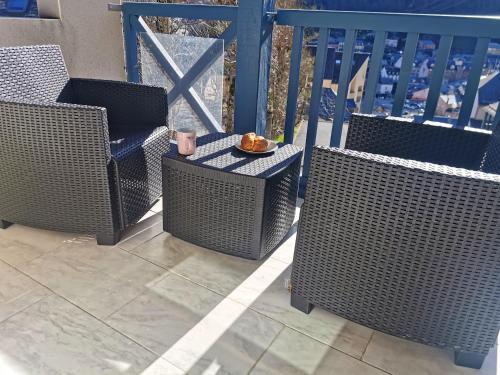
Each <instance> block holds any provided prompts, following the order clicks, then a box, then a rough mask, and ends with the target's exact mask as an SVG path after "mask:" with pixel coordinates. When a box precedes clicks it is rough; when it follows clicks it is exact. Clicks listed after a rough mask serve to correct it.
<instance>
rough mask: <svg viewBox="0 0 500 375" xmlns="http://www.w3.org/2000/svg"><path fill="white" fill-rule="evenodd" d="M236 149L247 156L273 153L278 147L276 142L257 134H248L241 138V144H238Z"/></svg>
mask: <svg viewBox="0 0 500 375" xmlns="http://www.w3.org/2000/svg"><path fill="white" fill-rule="evenodd" d="M234 147H236V148H237V149H238V150H240V151H243V152H246V153H247V154H253V155H262V154H270V153H273V152H274V151H276V150H277V148H278V145H277V144H276V142H273V141H270V140H268V139H265V138H264V137H262V136H260V135H256V134H255V133H247V134H245V135H244V136H243V137H242V138H241V142H238V143H236V144H235V145H234Z"/></svg>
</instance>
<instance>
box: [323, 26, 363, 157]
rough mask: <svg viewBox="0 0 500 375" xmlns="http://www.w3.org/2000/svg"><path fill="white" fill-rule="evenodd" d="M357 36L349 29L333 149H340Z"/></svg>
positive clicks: (331, 142)
mask: <svg viewBox="0 0 500 375" xmlns="http://www.w3.org/2000/svg"><path fill="white" fill-rule="evenodd" d="M356 34H357V32H356V30H353V29H348V30H346V33H345V39H344V51H343V53H342V63H341V64H340V74H339V84H338V90H337V96H336V98H335V113H334V114H333V122H332V132H331V135H330V146H332V147H340V140H341V137H342V128H343V126H344V115H345V108H346V100H347V92H348V91H349V83H350V81H351V70H352V58H353V56H354V43H355V42H356Z"/></svg>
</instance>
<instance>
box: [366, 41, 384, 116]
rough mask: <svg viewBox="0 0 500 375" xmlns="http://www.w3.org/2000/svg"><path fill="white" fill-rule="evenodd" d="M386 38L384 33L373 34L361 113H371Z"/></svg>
mask: <svg viewBox="0 0 500 375" xmlns="http://www.w3.org/2000/svg"><path fill="white" fill-rule="evenodd" d="M386 38H387V32H386V31H377V32H376V33H375V41H374V42H373V49H372V55H371V58H370V66H369V68H368V69H369V70H368V80H367V82H366V86H365V96H364V98H363V100H362V102H361V112H362V113H372V111H373V102H374V101H375V95H376V93H377V84H378V79H379V77H380V68H381V67H382V59H383V57H384V50H385V39H386Z"/></svg>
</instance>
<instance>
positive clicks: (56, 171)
mask: <svg viewBox="0 0 500 375" xmlns="http://www.w3.org/2000/svg"><path fill="white" fill-rule="evenodd" d="M0 150H2V163H0V176H1V178H0V196H1V197H2V199H0V215H1V217H2V218H3V219H5V220H8V221H11V222H15V223H21V224H25V225H32V226H38V227H42V228H55V229H58V230H68V231H73V232H82V233H100V232H106V233H109V232H112V231H113V230H114V229H115V228H116V227H117V226H118V225H117V223H116V220H115V219H114V217H113V215H112V211H111V205H112V201H111V197H110V183H109V179H108V168H109V165H110V162H111V151H110V145H109V133H108V127H107V118H106V109H105V108H100V107H93V106H83V105H74V104H67V103H56V102H29V101H22V100H2V99H1V98H0ZM27 207H30V209H29V210H28V209H27Z"/></svg>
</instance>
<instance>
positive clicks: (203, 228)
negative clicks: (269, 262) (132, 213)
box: [162, 133, 302, 259]
mask: <svg viewBox="0 0 500 375" xmlns="http://www.w3.org/2000/svg"><path fill="white" fill-rule="evenodd" d="M240 140H241V135H230V134H226V133H214V134H208V135H205V136H203V137H200V138H198V140H197V149H196V153H195V154H194V155H191V156H188V157H185V156H182V155H179V154H178V153H177V147H175V145H172V147H171V149H170V151H169V152H168V153H166V154H164V155H163V161H162V171H163V228H164V230H165V231H166V232H169V233H171V234H172V235H174V236H176V237H178V238H181V239H183V240H186V241H188V242H191V243H193V244H196V245H199V246H202V247H206V248H209V249H212V250H216V251H220V252H223V253H227V254H231V255H236V256H240V257H243V258H248V259H260V258H262V257H264V256H265V255H266V254H267V253H269V252H270V251H271V250H273V249H274V248H275V247H276V245H278V243H279V242H280V241H281V240H282V239H283V238H284V237H285V235H286V233H287V232H288V230H289V229H290V227H291V225H292V223H293V219H294V215H295V203H296V198H297V189H298V182H299V174H300V163H301V158H302V150H301V149H300V148H299V147H296V146H293V145H280V147H279V148H278V150H276V151H275V152H274V153H273V154H269V155H257V156H254V155H248V154H246V153H244V152H242V151H239V150H237V149H236V148H235V147H234V145H235V144H236V143H237V142H239V141H240Z"/></svg>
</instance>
